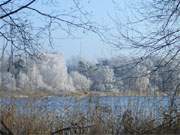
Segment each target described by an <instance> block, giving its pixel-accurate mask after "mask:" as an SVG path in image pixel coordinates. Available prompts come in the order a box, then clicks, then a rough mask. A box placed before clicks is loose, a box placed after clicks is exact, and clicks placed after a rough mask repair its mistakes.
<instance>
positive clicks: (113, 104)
mask: <svg viewBox="0 0 180 135" xmlns="http://www.w3.org/2000/svg"><path fill="white" fill-rule="evenodd" d="M169 102H170V99H169V97H125V96H124V97H122V96H120V97H118V96H114V97H113V96H102V97H99V96H93V97H83V98H79V99H78V98H76V97H70V96H69V97H56V96H53V97H44V98H39V99H37V98H36V99H32V98H1V99H0V106H1V109H2V108H7V107H9V106H11V105H14V106H16V110H17V113H25V114H28V113H32V112H36V113H37V112H38V113H40V114H41V113H42V114H43V113H48V112H53V113H56V114H59V115H65V113H66V112H67V111H71V112H78V111H79V112H83V113H87V112H88V111H90V109H94V108H96V107H102V108H107V109H110V110H111V111H112V113H113V114H115V115H122V114H123V113H124V111H126V110H127V109H128V110H131V111H132V112H133V113H134V114H137V113H138V114H141V113H142V114H143V115H144V114H145V115H147V116H148V115H153V117H160V114H161V113H160V112H162V111H166V109H168V106H169ZM175 103H176V106H177V108H178V110H179V111H180V97H176V100H175ZM142 114H141V116H142Z"/></svg>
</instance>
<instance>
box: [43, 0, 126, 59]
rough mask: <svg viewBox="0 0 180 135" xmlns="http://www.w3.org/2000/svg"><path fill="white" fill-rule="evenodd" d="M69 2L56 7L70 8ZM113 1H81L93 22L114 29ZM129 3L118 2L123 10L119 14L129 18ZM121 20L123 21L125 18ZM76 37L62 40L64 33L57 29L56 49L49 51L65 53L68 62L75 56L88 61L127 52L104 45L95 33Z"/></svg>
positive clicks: (64, 0) (81, 34)
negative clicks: (112, 18)
mask: <svg viewBox="0 0 180 135" xmlns="http://www.w3.org/2000/svg"><path fill="white" fill-rule="evenodd" d="M69 1H71V0H67V1H66V0H63V1H61V3H59V5H56V6H57V7H58V6H59V8H62V5H63V7H64V8H67V7H68V6H69V5H68V4H69V3H68V2H69ZM112 1H113V0H81V2H83V3H81V4H82V6H83V7H84V8H85V9H86V10H87V11H90V12H91V15H92V16H91V18H90V19H91V20H92V21H94V22H96V23H98V24H100V25H103V26H104V25H105V26H107V27H109V28H111V29H113V27H114V25H113V22H112V20H111V19H110V16H112V17H114V16H115V14H116V10H115V9H116V6H117V5H116V4H113V2H112ZM116 1H117V0H116ZM58 2H59V1H58ZM128 2H129V1H127V0H121V1H118V10H121V11H118V12H121V15H122V16H123V15H124V16H125V17H126V16H127V15H126V14H128V13H127V11H128V10H127V7H128V4H129V3H128ZM50 9H51V7H50ZM45 10H46V9H45ZM121 19H122V20H123V17H122V18H121ZM75 35H78V38H63V39H61V37H62V33H61V31H60V30H58V29H57V30H56V31H55V32H54V33H53V36H54V47H53V48H50V49H49V51H51V52H60V53H63V55H64V56H65V59H66V60H67V59H69V58H71V57H73V56H81V57H83V58H86V59H90V60H94V59H97V58H102V57H112V56H115V55H120V54H121V53H124V52H125V51H119V50H118V49H116V48H113V47H111V46H110V45H107V44H105V43H103V42H102V41H101V40H100V39H99V38H98V36H97V35H95V34H93V33H90V32H88V33H86V34H83V33H82V31H77V32H76V33H75ZM125 53H126V52H125Z"/></svg>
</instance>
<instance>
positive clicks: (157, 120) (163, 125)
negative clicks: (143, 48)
mask: <svg viewBox="0 0 180 135" xmlns="http://www.w3.org/2000/svg"><path fill="white" fill-rule="evenodd" d="M15 100H16V99H12V100H11V101H10V102H9V103H8V104H6V105H1V108H0V110H1V113H0V121H1V124H0V134H2V135H66V134H67V135H74V134H75V135H79V134H82V135H106V134H107V135H109V134H110V135H111V134H112V135H129V134H139V135H142V134H162V135H164V134H179V133H180V112H178V110H177V108H176V107H171V108H168V109H164V108H161V107H160V106H158V108H156V109H157V110H151V109H149V110H145V107H144V106H143V103H142V102H140V101H138V100H137V101H134V100H129V101H128V106H126V107H114V108H112V107H111V106H104V105H101V103H100V102H99V101H98V100H97V101H96V104H95V105H93V104H92V103H91V102H92V101H91V100H93V99H91V98H89V104H87V108H86V109H87V110H83V109H82V108H81V105H80V104H79V107H78V106H77V107H76V108H75V109H70V107H69V106H66V107H64V108H63V109H62V110H61V111H59V112H58V113H57V112H56V111H54V110H51V111H48V109H47V108H43V107H42V108H41V107H35V106H34V105H33V104H34V100H36V99H29V100H28V102H27V103H26V104H25V105H24V106H23V107H20V108H19V107H18V106H17V105H16V104H15ZM157 112H158V114H157Z"/></svg>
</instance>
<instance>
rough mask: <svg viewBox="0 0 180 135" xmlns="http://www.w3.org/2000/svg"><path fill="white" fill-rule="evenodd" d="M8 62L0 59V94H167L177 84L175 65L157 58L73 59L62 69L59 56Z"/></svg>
mask: <svg viewBox="0 0 180 135" xmlns="http://www.w3.org/2000/svg"><path fill="white" fill-rule="evenodd" d="M10 60H11V58H9V57H2V58H1V72H0V86H1V89H2V90H24V91H25V90H28V91H30V90H31V91H38V90H48V91H52V92H55V93H58V92H61V91H88V90H89V91H90V90H91V91H116V92H118V91H139V92H145V91H146V92H147V91H148V92H154V91H156V90H159V91H163V92H170V91H173V90H174V89H175V88H176V85H177V84H178V82H180V67H178V66H176V65H177V64H178V62H177V61H173V62H171V64H169V65H168V66H163V63H162V62H161V60H160V59H159V58H158V57H156V58H155V57H154V58H148V59H146V60H144V61H142V62H138V60H137V59H135V58H127V57H122V56H121V57H114V58H111V59H100V60H98V62H89V61H87V60H83V59H80V58H73V59H72V60H70V61H69V62H68V64H67V65H66V63H65V60H64V57H63V55H61V54H56V53H51V54H50V53H46V54H43V55H42V56H41V57H40V58H30V57H14V59H13V62H10ZM137 63H138V64H137ZM157 65H158V66H162V67H163V68H156V67H157ZM175 67H176V70H174V69H175ZM155 69H156V70H155ZM169 71H172V72H169Z"/></svg>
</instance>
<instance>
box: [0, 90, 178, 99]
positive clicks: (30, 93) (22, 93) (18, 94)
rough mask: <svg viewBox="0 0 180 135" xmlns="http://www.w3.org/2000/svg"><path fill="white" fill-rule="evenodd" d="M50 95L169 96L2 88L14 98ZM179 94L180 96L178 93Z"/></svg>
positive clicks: (4, 94)
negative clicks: (10, 89)
mask: <svg viewBox="0 0 180 135" xmlns="http://www.w3.org/2000/svg"><path fill="white" fill-rule="evenodd" d="M48 96H58V97H61V96H74V97H78V98H83V97H89V96H100V97H101V96H119V97H121V96H137V97H138V96H139V97H145V96H147V97H149V96H152V97H163V96H168V94H166V93H162V92H161V93H160V92H158V93H154V94H147V93H138V92H99V91H76V92H64V91H61V92H59V93H53V92H51V91H9V90H7V91H4V90H0V98H1V97H12V98H13V97H14V98H31V97H32V98H35V97H39V98H40V97H48ZM177 96H180V94H178V95H177Z"/></svg>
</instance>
